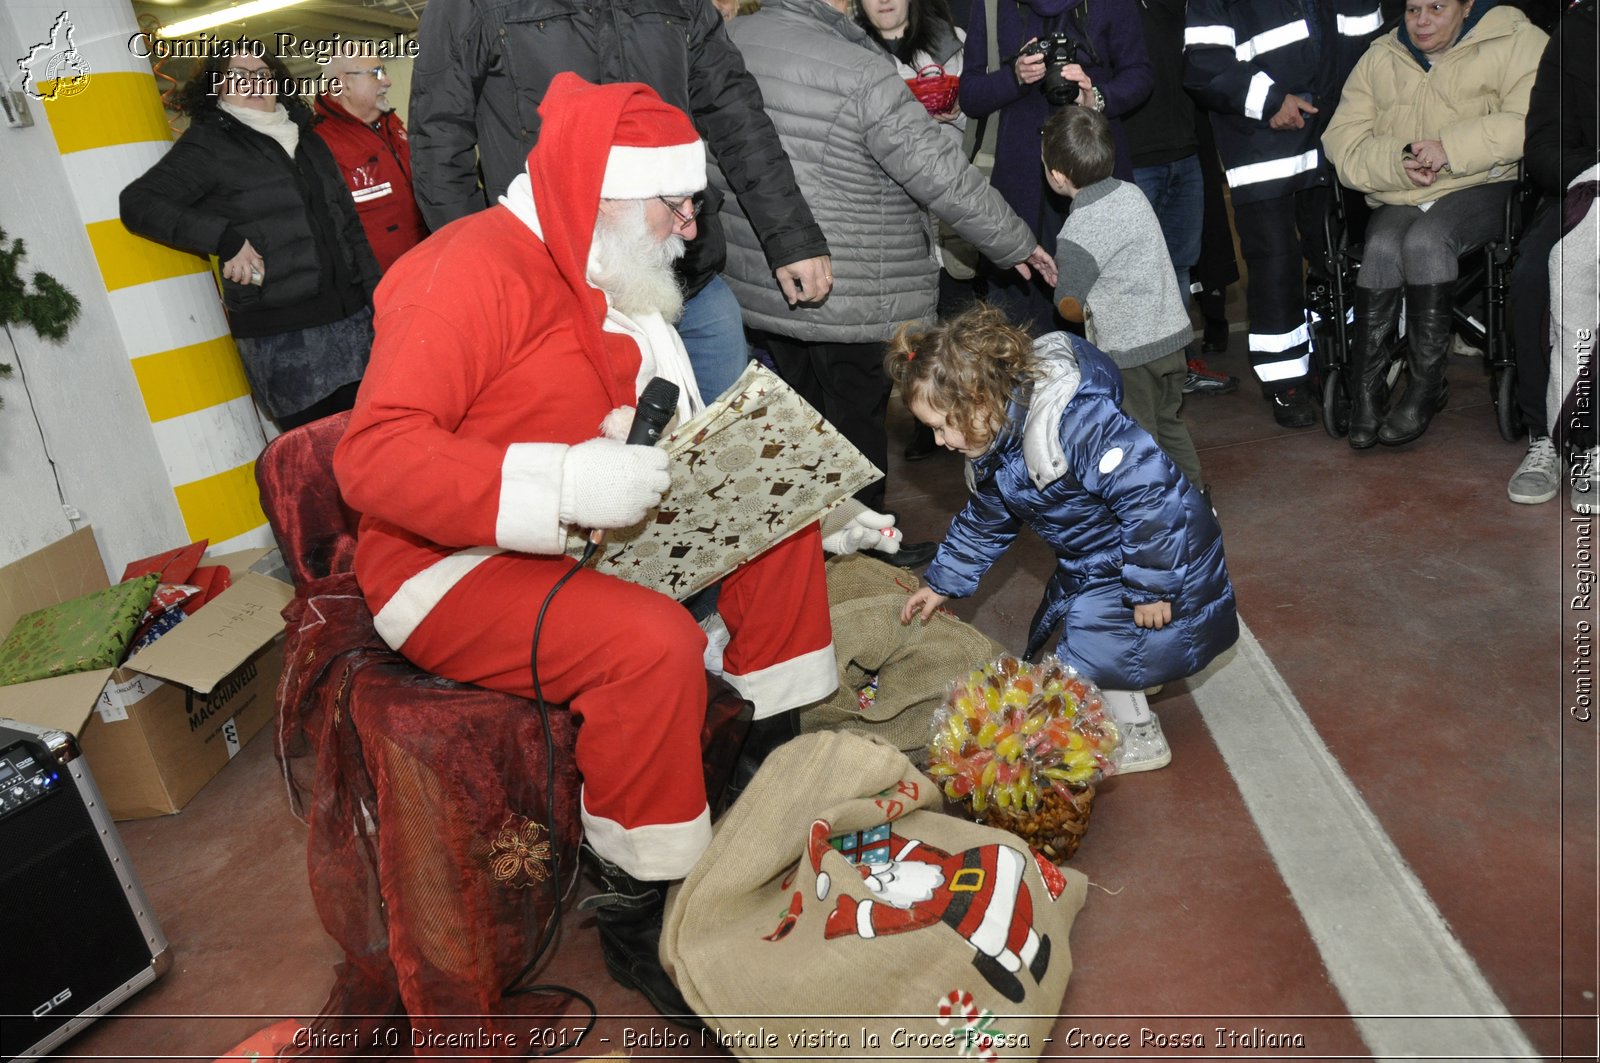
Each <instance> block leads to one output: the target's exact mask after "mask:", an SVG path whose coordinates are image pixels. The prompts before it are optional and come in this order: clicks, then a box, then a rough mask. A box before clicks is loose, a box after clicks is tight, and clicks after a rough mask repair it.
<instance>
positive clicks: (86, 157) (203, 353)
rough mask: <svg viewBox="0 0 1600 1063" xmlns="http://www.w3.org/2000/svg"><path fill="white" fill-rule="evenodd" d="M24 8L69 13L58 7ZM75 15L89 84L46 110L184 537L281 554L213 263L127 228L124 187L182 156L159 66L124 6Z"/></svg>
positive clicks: (108, 3) (113, 3)
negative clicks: (174, 148) (136, 43)
mask: <svg viewBox="0 0 1600 1063" xmlns="http://www.w3.org/2000/svg"><path fill="white" fill-rule="evenodd" d="M22 2H23V3H24V4H26V5H27V6H30V7H31V6H37V7H38V9H39V10H40V11H41V12H43V11H44V10H45V9H46V8H51V9H52V10H56V9H59V0H53V4H49V3H47V4H33V3H29V0H22ZM69 12H70V19H71V21H72V24H73V30H74V39H73V43H74V45H75V46H76V48H77V50H78V52H79V53H80V54H81V57H82V60H83V62H84V64H85V65H86V67H87V70H88V75H87V78H86V79H85V80H84V81H83V83H82V84H81V86H74V87H75V88H76V89H77V91H75V92H72V93H71V94H68V93H65V92H62V93H55V94H52V92H51V88H52V86H51V85H50V84H49V83H48V82H44V83H41V85H40V95H42V96H44V97H45V100H44V102H43V104H42V105H40V106H42V110H43V111H44V115H45V118H46V119H47V121H48V124H49V127H50V132H51V134H52V135H53V136H54V138H55V142H56V148H57V150H58V151H59V152H60V153H61V162H62V166H63V167H64V169H65V173H66V177H67V182H68V184H69V186H70V188H71V191H72V196H73V198H74V199H75V200H76V202H77V204H78V207H79V210H80V212H81V215H82V218H83V222H84V228H85V230H86V231H87V233H88V236H89V242H90V244H91V246H92V247H93V249H94V255H95V260H96V262H97V263H98V265H99V267H100V275H101V278H102V279H103V280H104V282H105V288H106V292H107V294H108V296H109V298H110V302H111V308H112V314H113V316H114V317H115V319H116V323H117V328H118V331H119V332H120V333H121V335H122V337H123V339H124V341H125V343H126V346H127V351H128V357H129V359H130V364H131V366H132V369H133V373H134V377H135V379H136V380H137V382H138V386H139V391H140V394H141V395H142V397H143V399H144V406H145V412H146V413H147V415H148V416H149V419H150V426H151V430H152V432H153V433H154V436H155V440H156V446H157V448H158V450H159V452H160V455H161V459H162V462H163V464H164V465H165V466H166V470H167V477H168V480H169V482H170V484H171V486H172V493H173V497H174V499H175V501H176V504H177V507H178V510H179V513H180V515H181V518H182V521H183V525H184V527H185V528H186V529H187V531H188V534H189V536H190V537H191V538H192V539H209V540H210V541H211V544H212V548H213V549H216V550H219V551H227V550H232V549H242V548H245V547H249V546H267V545H271V543H272V535H271V531H270V529H269V528H268V527H267V523H266V517H265V516H264V515H263V514H262V512H261V504H260V499H259V496H258V494H257V490H256V483H255V459H256V456H257V455H258V454H259V453H260V452H261V448H262V446H263V445H264V444H265V441H266V437H265V435H264V433H263V430H262V426H261V422H260V419H259V418H258V417H257V415H256V411H255V406H254V402H253V400H252V399H251V396H250V386H249V384H248V383H247V381H246V380H245V375H244V367H243V366H242V365H241V363H240V361H239V353H238V351H237V349H236V348H235V347H234V343H233V337H232V336H231V335H230V334H229V332H228V322H227V319H226V317H225V316H224V314H223V309H222V302H221V298H220V295H219V293H218V291H217V285H216V280H215V277H214V275H213V273H212V271H211V264H210V262H209V261H208V260H207V259H205V258H201V257H199V256H197V255H191V254H186V253H183V252H180V251H174V250H172V249H171V248H168V247H165V246H163V245H161V244H157V243H152V242H150V241H148V240H145V239H143V238H141V237H138V236H135V235H133V234H132V233H130V232H128V230H127V229H126V228H124V227H123V225H122V222H121V220H120V218H119V216H118V215H119V211H118V204H117V200H118V196H119V195H120V194H121V192H122V189H123V188H124V187H126V186H127V185H128V183H129V182H131V181H133V180H134V179H135V178H136V177H138V176H140V175H141V174H143V173H144V172H145V171H146V170H148V169H149V168H150V167H151V166H152V165H154V164H155V163H156V161H157V160H159V159H160V158H161V157H162V156H163V155H164V154H166V152H167V151H168V149H169V148H170V147H171V144H172V132H171V129H170V128H169V127H168V125H167V117H166V113H165V111H164V110H163V108H162V105H161V99H160V94H159V91H158V85H157V82H156V79H155V75H154V73H153V71H152V69H151V66H150V60H149V59H145V58H140V57H139V56H138V55H136V54H135V50H134V49H133V48H131V47H130V42H131V41H132V40H133V39H134V37H135V35H136V34H137V33H138V32H139V30H138V25H137V23H136V22H135V19H134V14H133V9H132V7H131V6H130V5H129V3H128V2H127V0H73V3H72V4H71V7H70V8H69ZM16 14H17V12H15V11H13V17H14V18H15V16H16ZM49 17H50V16H44V19H45V21H44V22H43V24H44V25H49V21H48V19H49ZM35 21H37V20H35ZM52 97H53V98H52Z"/></svg>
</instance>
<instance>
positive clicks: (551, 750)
mask: <svg viewBox="0 0 1600 1063" xmlns="http://www.w3.org/2000/svg"><path fill="white" fill-rule="evenodd" d="M599 545H600V544H599V543H598V542H596V541H594V540H593V539H591V540H590V541H589V542H587V543H585V544H584V547H583V556H582V557H580V558H578V560H577V562H576V563H575V564H574V565H573V566H572V567H571V568H570V569H568V570H567V571H566V573H565V574H563V575H562V577H561V578H560V579H558V580H556V582H555V585H554V586H552V587H551V588H550V591H549V593H547V594H546V595H545V596H544V601H543V602H541V603H540V605H539V613H538V615H537V616H536V617H535V619H534V621H533V645H532V648H531V649H530V651H529V655H528V665H529V668H530V669H531V671H532V673H533V697H534V705H535V706H536V707H537V708H538V710H539V725H540V727H541V728H542V729H543V731H544V778H545V791H544V792H545V795H546V797H545V800H546V809H545V811H546V812H547V813H548V821H547V822H546V824H545V832H546V834H547V835H548V837H549V838H550V851H551V853H552V854H554V856H555V864H556V866H555V870H554V871H553V873H552V874H551V875H550V918H549V919H548V920H546V921H545V927H544V930H543V931H542V932H541V934H540V938H539V947H538V948H537V949H536V950H534V953H533V958H532V959H530V960H529V961H528V962H527V964H526V965H525V966H524V967H523V968H522V970H520V971H518V972H517V973H516V974H515V975H513V976H512V978H511V981H509V982H507V983H506V986H505V988H504V989H503V990H501V994H502V995H503V996H507V997H515V996H528V995H535V994H536V995H541V996H555V995H561V996H566V997H570V998H572V999H573V1000H575V1001H577V1002H578V1003H580V1004H581V1005H582V1006H583V1008H584V1009H585V1010H587V1011H588V1013H589V1017H588V1020H587V1021H586V1022H585V1023H584V1026H583V1029H582V1030H581V1031H579V1032H578V1035H577V1036H576V1037H575V1038H573V1039H572V1042H571V1043H570V1044H565V1043H563V1044H558V1045H550V1046H549V1047H548V1048H547V1049H546V1050H545V1051H542V1052H530V1053H528V1055H530V1056H553V1055H557V1054H559V1053H563V1052H566V1051H567V1050H568V1049H571V1048H577V1047H578V1046H579V1045H581V1044H583V1040H584V1038H586V1037H588V1036H589V1034H590V1032H591V1031H593V1030H594V1025H595V1022H596V1021H598V1018H599V1013H598V1011H597V1009H596V1008H595V1004H594V1001H593V1000H591V999H590V998H589V997H588V996H586V995H584V994H583V993H582V992H580V991H578V990H577V989H574V988H572V987H571V986H567V985H562V984H560V983H559V982H536V983H534V984H533V985H525V986H519V985H518V984H517V983H519V982H521V981H522V980H523V979H524V978H526V977H528V975H529V974H530V973H532V971H533V970H534V968H536V967H538V966H539V961H541V960H542V959H544V956H545V953H547V952H548V951H550V946H551V945H552V944H553V943H554V942H555V938H556V934H557V933H559V932H560V923H561V880H562V877H563V876H562V874H561V846H560V845H559V843H558V842H557V840H556V831H555V827H556V743H555V737H554V735H552V734H551V731H550V708H549V706H548V705H547V704H546V703H545V700H544V690H543V688H542V687H541V686H540V685H539V634H540V632H541V631H543V629H544V617H545V613H546V612H547V611H548V610H549V608H550V602H551V600H552V599H553V598H555V596H556V592H557V591H559V590H560V589H561V588H562V587H564V586H566V584H567V581H568V580H570V579H571V578H572V577H573V576H576V575H577V574H578V572H579V571H580V570H581V569H582V568H583V567H584V566H585V565H587V564H588V563H589V559H590V558H591V557H593V556H594V553H595V550H596V549H597V548H598V547H599ZM580 859H581V858H580Z"/></svg>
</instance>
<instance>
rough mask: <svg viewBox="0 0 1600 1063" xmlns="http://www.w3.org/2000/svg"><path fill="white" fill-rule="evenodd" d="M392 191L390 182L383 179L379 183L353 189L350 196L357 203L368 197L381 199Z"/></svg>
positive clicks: (392, 187) (363, 201)
mask: <svg viewBox="0 0 1600 1063" xmlns="http://www.w3.org/2000/svg"><path fill="white" fill-rule="evenodd" d="M393 192H394V186H393V185H392V184H391V183H390V182H388V181H385V182H383V184H381V185H372V186H371V187H369V188H357V189H354V190H352V191H351V193H350V198H351V199H353V200H355V201H356V202H357V203H365V202H366V201H367V200H369V199H382V198H383V197H384V196H387V195H391V194H392V193H393Z"/></svg>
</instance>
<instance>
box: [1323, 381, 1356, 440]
mask: <svg viewBox="0 0 1600 1063" xmlns="http://www.w3.org/2000/svg"><path fill="white" fill-rule="evenodd" d="M1322 427H1323V429H1324V430H1325V431H1326V432H1327V433H1328V435H1329V436H1331V437H1332V438H1334V439H1343V438H1344V437H1345V434H1346V433H1348V432H1349V431H1350V392H1349V389H1347V388H1346V387H1345V381H1344V367H1343V366H1340V365H1335V366H1330V367H1329V368H1328V371H1327V373H1326V375H1324V376H1323V378H1322Z"/></svg>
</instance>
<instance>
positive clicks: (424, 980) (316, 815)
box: [256, 414, 749, 1058]
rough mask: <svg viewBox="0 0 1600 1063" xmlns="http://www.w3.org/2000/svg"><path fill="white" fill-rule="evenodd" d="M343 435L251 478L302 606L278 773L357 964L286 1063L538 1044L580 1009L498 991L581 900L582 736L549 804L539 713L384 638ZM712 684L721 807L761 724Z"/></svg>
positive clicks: (568, 749)
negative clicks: (498, 1037)
mask: <svg viewBox="0 0 1600 1063" xmlns="http://www.w3.org/2000/svg"><path fill="white" fill-rule="evenodd" d="M347 421H348V414H340V415H338V416H335V417H331V418H327V419H326V420H323V421H318V422H315V423H313V424H310V425H306V426H304V427H302V428H298V429H295V430H293V431H291V432H288V433H286V434H284V435H283V436H280V437H279V438H278V439H276V440H274V441H273V442H272V443H271V444H270V445H269V446H268V448H267V450H266V451H265V452H263V454H262V456H261V458H260V459H259V461H258V462H257V466H256V475H257V481H258V483H259V485H260V487H261V496H262V505H263V508H264V509H265V510H266V513H267V517H268V520H269V522H270V523H271V525H272V528H273V532H274V534H275V535H276V537H277V539H278V544H279V546H280V548H281V549H282V552H283V555H284V559H285V561H286V562H287V563H288V565H289V568H290V571H291V573H292V575H293V578H294V581H295V587H296V597H295V599H294V600H293V601H292V602H290V603H289V605H288V606H287V607H286V608H285V609H284V614H283V615H284V619H285V621H286V625H287V627H286V634H285V645H284V662H285V663H284V674H283V678H282V680H281V681H280V684H279V687H278V710H279V716H278V755H279V758H280V760H281V761H282V763H283V766H284V773H285V778H286V779H287V780H288V782H289V786H290V792H291V795H292V797H293V799H294V801H295V803H296V806H297V809H296V810H297V811H298V812H300V813H301V814H302V815H303V816H304V817H305V818H306V820H307V823H308V824H309V826H310V834H309V837H308V840H307V869H308V872H309V875H310V881H311V891H312V897H313V900H314V902H315V904H316V906H317V911H318V914H319V915H320V917H321V918H322V922H323V925H324V926H325V927H326V928H327V930H328V933H329V934H330V935H332V937H333V938H334V940H336V941H337V942H338V943H339V945H340V947H341V948H342V949H343V950H344V955H345V959H344V962H343V963H341V964H340V966H339V968H338V972H337V976H336V980H335V983H334V986H333V989H332V991H331V992H330V993H329V996H328V999H327V1001H326V1003H325V1004H324V1006H323V1009H322V1013H321V1014H320V1015H319V1016H318V1017H317V1018H316V1020H315V1021H314V1022H313V1023H311V1024H310V1034H311V1036H310V1037H308V1038H304V1040H307V1041H309V1042H310V1044H309V1045H308V1046H306V1047H303V1048H291V1049H287V1050H285V1053H284V1055H285V1056H289V1055H294V1056H298V1057H302V1058H316V1057H318V1056H325V1057H327V1058H335V1057H348V1056H349V1055H351V1054H355V1053H358V1052H360V1053H365V1054H367V1055H369V1056H373V1057H377V1058H392V1057H404V1056H409V1055H411V1054H412V1048H411V1047H410V1046H411V1045H412V1044H413V1041H414V1040H415V1039H414V1038H413V1036H412V1031H413V1030H416V1031H418V1032H421V1033H428V1034H435V1035H440V1037H443V1036H444V1035H448V1034H451V1033H461V1034H469V1035H470V1034H473V1033H475V1032H477V1031H489V1032H495V1031H500V1032H506V1033H512V1032H517V1031H522V1032H525V1031H526V1029H527V1023H526V1022H525V1021H521V1020H522V1018H523V1017H526V1016H529V1015H536V1014H538V1015H544V1014H557V1013H561V1012H563V1011H565V1010H567V1009H568V1007H569V1002H568V1001H567V1000H566V999H565V998H561V997H548V996H542V995H532V996H516V997H511V998H503V997H502V991H503V989H504V987H505V985H506V984H507V982H509V981H510V980H511V978H512V977H513V976H515V975H516V974H517V973H518V972H519V971H520V970H521V969H522V968H523V966H524V965H525V964H526V963H527V962H528V961H529V960H530V959H531V958H532V956H533V954H534V952H535V951H536V949H537V948H538V944H539V941H540V940H541V937H542V935H543V934H544V933H545V931H546V928H547V926H549V924H550V921H551V915H552V913H553V910H554V895H553V891H552V888H551V886H552V883H555V884H556V885H557V886H559V887H560V889H561V890H562V892H563V894H564V895H567V896H570V895H571V894H570V890H569V889H568V887H570V886H571V884H572V882H573V878H574V876H575V875H576V873H577V866H578V859H577V853H578V841H579V837H580V826H579V819H578V795H579V779H578V774H577V770H576V768H575V767H574V766H573V761H572V748H573V745H574V742H575V741H576V735H577V728H578V724H577V722H576V721H575V720H574V719H573V717H572V716H571V715H569V714H568V713H567V712H566V710H565V706H561V705H552V706H549V714H548V718H549V724H550V731H551V748H553V750H554V770H555V776H554V778H555V786H554V789H553V790H551V789H550V788H549V786H548V775H547V769H548V765H549V764H550V758H549V757H548V756H547V752H546V749H547V746H546V740H545V735H544V729H543V725H542V724H541V721H540V717H539V713H538V710H537V708H536V706H535V704H534V703H533V702H530V701H526V700H524V699H522V698H517V697H513V696H510V695H507V694H500V693H495V692H492V691H488V690H484V689H482V688H479V687H473V686H468V685H465V684H461V683H455V682H452V681H450V680H447V679H442V678H439V677H437V676H432V675H429V674H427V673H425V672H422V671H420V670H419V669H417V668H416V667H414V666H413V665H411V664H410V663H409V662H407V661H406V660H405V659H404V658H403V657H402V656H400V655H399V654H397V653H395V652H394V651H392V650H390V649H389V648H388V647H387V646H385V645H384V644H383V642H382V640H381V639H379V638H378V635H377V632H376V631H375V630H374V629H373V626H372V615H371V612H370V611H369V610H368V608H367V604H366V600H365V598H364V597H363V596H362V594H361V589H360V587H359V586H358V585H357V583H356V579H355V576H354V574H353V573H352V572H351V571H350V567H351V562H352V559H353V557H354V550H355V527H356V515H355V514H354V513H353V512H352V511H351V510H350V509H349V508H348V507H347V506H345V505H344V503H343V501H342V499H340V497H339V493H338V489H337V486H336V485H335V483H334V479H333V474H332V454H333V448H334V445H335V444H336V443H337V442H338V440H339V437H340V436H341V435H342V434H343V432H344V427H345V424H346V423H347ZM710 685H711V697H710V702H709V704H708V709H707V714H706V728H705V731H704V734H703V743H704V746H705V748H706V749H707V750H708V752H707V754H706V758H705V772H706V781H707V792H708V793H711V794H717V793H720V792H721V788H722V785H723V784H724V783H725V781H726V777H727V772H728V770H729V768H730V767H731V762H732V758H733V756H734V755H735V754H736V753H737V749H738V743H739V741H740V740H741V739H742V737H743V734H744V728H745V726H746V725H747V723H748V719H749V707H748V705H747V704H746V703H745V702H744V701H743V700H741V699H740V698H738V696H737V695H735V694H734V693H733V692H732V691H731V690H730V689H729V688H728V687H727V686H726V684H724V683H722V682H721V681H720V680H714V681H712V683H711V684H710ZM551 831H553V832H554V837H553V838H552V837H551ZM579 988H581V987H579ZM514 1019H515V1020H516V1021H513V1020H514ZM430 1040H431V1041H432V1046H431V1047H418V1048H417V1049H416V1052H417V1054H430V1053H431V1054H434V1055H438V1054H444V1053H451V1052H455V1053H459V1054H460V1055H463V1056H472V1055H475V1054H481V1053H480V1052H479V1050H478V1049H476V1048H473V1047H471V1038H470V1037H468V1038H464V1039H463V1042H464V1043H463V1044H462V1045H460V1046H449V1045H448V1044H447V1043H446V1044H444V1045H441V1043H440V1040H438V1039H430ZM524 1040H525V1039H522V1038H519V1040H518V1042H517V1043H519V1044H521V1043H524ZM391 1046H392V1047H391Z"/></svg>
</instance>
